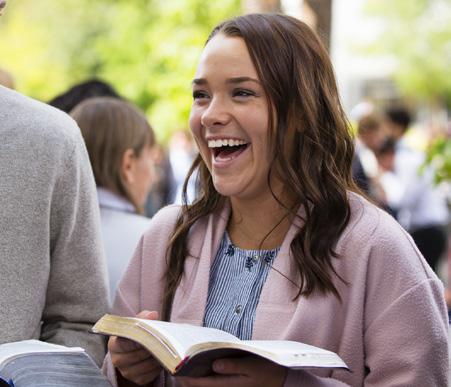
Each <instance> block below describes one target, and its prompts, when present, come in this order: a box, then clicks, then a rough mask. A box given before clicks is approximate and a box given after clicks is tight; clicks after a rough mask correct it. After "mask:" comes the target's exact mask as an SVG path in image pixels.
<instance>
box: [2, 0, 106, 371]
mask: <svg viewBox="0 0 451 387" xmlns="http://www.w3.org/2000/svg"><path fill="white" fill-rule="evenodd" d="M2 4H3V5H4V4H5V2H2V1H1V0H0V10H1V9H2V8H3V7H2V6H1V5H2ZM0 138H1V140H0V181H1V184H0V208H1V217H0V235H1V236H0V263H1V269H0V283H1V284H2V290H1V292H0V344H2V343H7V342H13V341H21V340H28V339H39V340H42V341H46V342H50V343H55V344H61V345H66V346H70V347H73V346H76V347H82V348H84V349H85V350H86V351H87V353H88V354H89V355H91V356H92V357H93V359H94V360H95V361H96V362H97V363H98V364H99V363H101V361H102V360H103V357H104V355H105V341H104V340H103V339H102V338H101V337H96V335H92V334H91V333H90V330H91V327H92V324H93V323H94V322H95V321H96V320H97V319H99V318H100V317H101V316H102V315H103V314H105V313H106V312H108V295H107V278H106V267H105V260H104V253H103V247H102V241H101V233H100V218H99V208H98V203H97V197H96V191H95V184H94V178H93V174H92V170H91V166H90V164H89V158H88V154H87V152H86V147H85V144H84V142H83V138H82V137H81V134H80V130H79V128H78V127H77V125H76V124H75V122H74V121H73V120H72V119H70V118H69V117H68V116H67V115H66V114H64V113H63V112H61V111H59V110H57V109H54V108H52V107H50V106H48V105H46V104H43V103H41V102H38V101H35V100H33V99H31V98H28V97H25V96H23V95H21V94H19V93H17V92H15V91H13V90H10V89H8V88H5V87H3V86H0Z"/></svg>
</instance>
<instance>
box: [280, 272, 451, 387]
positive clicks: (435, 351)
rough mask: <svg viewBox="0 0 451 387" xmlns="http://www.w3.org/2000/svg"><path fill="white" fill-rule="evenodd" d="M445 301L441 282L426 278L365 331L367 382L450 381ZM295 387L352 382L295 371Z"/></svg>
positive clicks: (288, 385) (290, 384)
mask: <svg viewBox="0 0 451 387" xmlns="http://www.w3.org/2000/svg"><path fill="white" fill-rule="evenodd" d="M442 300H443V287H442V286H441V284H440V283H439V281H434V280H426V281H424V282H422V283H420V284H418V285H417V286H415V287H414V288H412V289H410V290H409V291H408V292H407V293H405V294H403V295H401V296H400V297H399V299H397V300H396V301H395V302H394V303H392V304H391V305H390V307H389V308H388V309H386V310H385V311H384V312H383V313H381V315H380V316H379V317H378V318H377V319H376V320H375V321H374V322H372V324H371V325H370V327H369V328H368V329H367V330H366V332H365V349H366V353H367V356H366V360H365V363H366V366H367V369H368V374H367V376H366V377H365V380H364V384H363V385H364V386H366V387H370V386H371V387H376V386H377V387H383V386H415V387H421V386H447V385H448V381H447V380H448V367H447V365H448V361H447V359H448V344H447V322H446V321H443V319H441V318H440V316H441V315H442V314H443V313H442V311H441V304H442ZM400 317H401V318H400ZM441 322H443V324H441ZM389 332H394V333H395V334H390V333H389ZM295 386H310V387H343V386H347V384H345V383H343V382H341V381H338V380H335V379H331V378H321V377H318V376H315V375H313V374H311V373H309V372H307V371H294V370H290V371H289V372H288V374H287V378H286V381H285V384H284V387H295Z"/></svg>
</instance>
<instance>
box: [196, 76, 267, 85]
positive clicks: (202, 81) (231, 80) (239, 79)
mask: <svg viewBox="0 0 451 387" xmlns="http://www.w3.org/2000/svg"><path fill="white" fill-rule="evenodd" d="M242 82H255V83H257V84H259V85H260V81H259V80H258V79H255V78H251V77H233V78H229V79H227V80H226V83H242ZM191 83H192V84H193V85H198V86H202V85H206V84H207V83H208V82H207V80H206V79H205V78H195V79H193V81H192V82H191Z"/></svg>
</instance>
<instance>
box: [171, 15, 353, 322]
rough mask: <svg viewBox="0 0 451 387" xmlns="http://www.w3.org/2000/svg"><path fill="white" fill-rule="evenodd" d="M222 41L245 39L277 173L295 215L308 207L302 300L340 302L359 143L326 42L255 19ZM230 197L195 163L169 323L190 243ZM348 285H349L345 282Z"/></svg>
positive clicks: (174, 249)
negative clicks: (319, 296)
mask: <svg viewBox="0 0 451 387" xmlns="http://www.w3.org/2000/svg"><path fill="white" fill-rule="evenodd" d="M217 34H224V35H225V36H229V37H240V38H242V39H243V40H244V41H245V43H246V45H247V48H248V50H249V53H250V56H251V59H252V62H253V64H254V66H255V68H256V70H257V73H258V76H259V79H260V81H261V83H262V85H263V88H264V90H265V92H266V96H267V99H268V104H269V116H270V119H269V134H268V136H269V143H270V144H272V145H271V146H272V149H271V150H270V151H271V153H270V154H271V155H272V157H273V160H272V161H273V162H272V163H271V165H272V167H271V168H270V171H269V173H268V184H269V187H270V188H271V178H270V177H271V174H273V173H274V174H276V175H277V177H278V178H279V179H280V180H281V181H282V182H283V184H284V187H285V188H286V189H287V190H288V192H289V193H290V197H294V198H295V204H296V206H295V207H291V206H290V208H288V207H287V206H285V205H284V203H283V202H282V200H281V198H280V197H277V195H275V194H274V191H273V190H272V189H271V191H272V193H273V196H274V198H275V199H276V200H277V201H278V202H279V203H280V204H281V205H282V206H283V207H285V208H286V209H287V211H289V212H290V213H292V214H293V215H295V214H296V210H297V209H298V208H299V207H300V206H302V207H303V208H304V210H305V215H304V216H303V219H302V221H303V225H302V227H301V228H300V229H299V231H298V233H297V235H296V236H295V238H294V239H293V241H292V243H291V246H290V248H291V252H292V256H293V257H294V259H295V261H296V264H297V267H298V269H299V280H298V281H299V283H298V286H299V292H298V294H297V296H296V298H297V297H299V296H300V295H302V296H305V297H308V296H309V295H311V294H312V293H313V292H314V291H316V290H318V291H320V292H322V293H332V294H334V295H335V296H337V297H338V298H340V295H339V294H338V291H337V289H336V287H335V286H334V284H333V282H332V275H337V273H336V272H335V270H334V269H333V266H332V258H338V255H337V253H336V252H335V250H334V248H335V246H336V243H337V241H338V239H339V237H340V235H341V233H342V232H343V230H344V228H345V227H346V225H347V224H348V222H349V218H350V206H349V202H348V198H347V192H348V191H349V190H352V191H358V189H357V188H356V186H355V184H354V182H353V179H352V172H351V164H352V159H353V155H354V143H353V138H352V135H351V132H350V125H349V124H348V121H347V119H346V116H345V114H344V112H343V109H342V107H341V103H340V99H339V95H338V90H337V86H336V82H335V77H334V72H333V69H332V64H331V62H330V59H329V55H328V53H327V51H326V50H325V48H324V46H323V44H322V43H321V41H320V39H319V38H318V36H317V35H316V34H315V33H314V32H313V31H312V30H311V29H310V28H309V27H308V26H307V25H306V24H305V23H303V22H301V21H299V20H297V19H295V18H293V17H290V16H286V15H279V14H249V15H245V16H240V17H236V18H234V19H231V20H228V21H225V22H223V23H221V24H220V25H218V26H217V27H216V28H215V29H214V30H213V31H212V33H211V34H210V36H209V38H208V40H207V43H208V41H209V40H210V39H212V38H213V37H214V36H215V35H217ZM196 170H198V172H199V173H198V183H199V192H198V195H197V197H196V199H195V201H194V202H193V203H192V204H190V205H188V204H187V201H186V187H187V182H188V179H189V177H190V176H191V174H192V173H193V172H195V171H196ZM225 200H226V198H225V197H223V196H221V195H220V194H219V193H218V192H217V191H216V190H215V188H214V185H213V182H212V178H211V175H210V173H209V171H208V169H207V166H206V164H205V163H204V161H203V160H202V158H201V157H200V156H198V157H197V159H196V160H195V161H194V163H193V166H192V167H191V170H190V173H189V175H188V178H187V180H186V181H185V186H184V204H183V206H182V210H181V213H180V216H179V218H178V220H177V222H176V226H175V229H174V232H173V234H172V238H171V239H170V241H169V246H168V251H167V257H168V268H167V272H166V288H165V295H164V302H163V318H164V319H169V317H170V310H171V306H172V305H171V304H172V300H173V297H174V293H175V291H176V288H177V286H178V284H179V282H180V279H181V277H182V275H183V267H184V262H185V257H186V256H187V255H188V251H187V237H188V232H189V230H190V228H191V226H192V225H193V224H194V223H195V222H196V221H197V220H198V219H200V218H202V217H204V216H207V215H208V214H210V213H212V212H214V211H218V210H219V209H220V208H221V207H222V205H223V203H224V201H225ZM341 280H342V281H343V279H341Z"/></svg>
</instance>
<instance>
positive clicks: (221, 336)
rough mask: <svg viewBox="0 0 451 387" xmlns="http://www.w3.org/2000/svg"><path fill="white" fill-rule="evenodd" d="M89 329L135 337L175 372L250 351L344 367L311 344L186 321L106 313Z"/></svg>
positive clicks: (299, 364)
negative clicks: (251, 335) (260, 337)
mask: <svg viewBox="0 0 451 387" xmlns="http://www.w3.org/2000/svg"><path fill="white" fill-rule="evenodd" d="M92 330H93V331H94V332H96V333H102V334H105V335H114V336H120V337H125V338H128V339H130V340H133V341H136V342H137V343H139V344H141V345H142V346H143V347H145V348H146V349H147V350H148V351H149V352H150V353H151V354H152V355H153V356H154V357H155V358H156V359H157V360H158V361H159V362H160V363H161V365H162V366H163V367H164V368H165V369H166V370H167V371H169V372H170V373H171V374H173V375H178V376H205V375H209V374H212V372H213V371H212V368H211V366H212V362H213V360H215V359H219V358H226V357H239V356H250V355H252V356H260V357H262V358H265V359H267V360H270V361H272V362H274V363H277V364H280V365H282V366H285V367H288V368H315V367H328V368H345V369H347V368H348V367H347V366H346V364H345V363H344V362H343V360H341V359H340V357H339V356H338V355H337V354H335V353H333V352H330V351H326V350H325V349H321V348H317V347H313V346H311V345H307V344H302V343H298V342H295V341H284V340H268V341H260V340H249V341H244V340H240V339H238V338H237V337H235V336H233V335H231V334H229V333H227V332H224V331H221V330H218V329H213V328H205V327H199V326H194V325H189V324H177V323H169V322H163V321H157V320H144V319H139V318H133V317H120V316H114V315H109V314H107V315H105V316H103V317H102V318H101V319H100V320H99V321H98V322H97V323H96V324H95V325H94V327H93V328H92Z"/></svg>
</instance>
